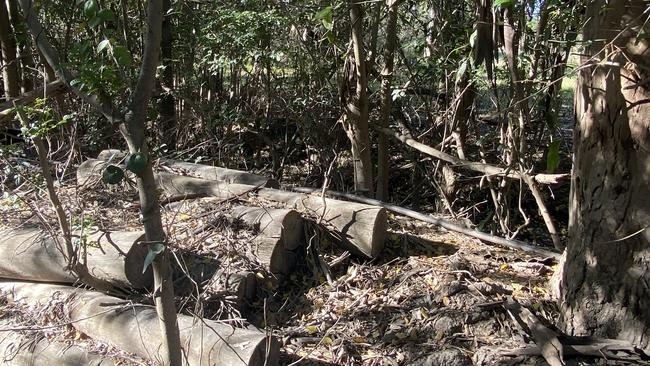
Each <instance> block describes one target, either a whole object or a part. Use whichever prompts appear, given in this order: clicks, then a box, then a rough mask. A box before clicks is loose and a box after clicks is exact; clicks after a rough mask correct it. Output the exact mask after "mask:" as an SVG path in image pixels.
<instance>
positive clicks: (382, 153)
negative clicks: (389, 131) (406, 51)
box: [377, 0, 399, 200]
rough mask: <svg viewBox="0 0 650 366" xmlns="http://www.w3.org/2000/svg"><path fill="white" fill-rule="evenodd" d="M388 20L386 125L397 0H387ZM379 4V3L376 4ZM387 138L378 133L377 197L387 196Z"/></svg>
mask: <svg viewBox="0 0 650 366" xmlns="http://www.w3.org/2000/svg"><path fill="white" fill-rule="evenodd" d="M386 5H387V6H388V21H387V24H386V46H385V47H386V48H385V49H384V68H383V70H382V71H381V111H380V114H379V125H380V126H381V127H388V119H389V117H390V110H391V107H392V103H391V102H392V87H391V81H392V78H393V68H394V65H395V62H394V57H393V56H394V54H395V47H396V44H397V6H398V5H399V3H398V1H397V0H388V1H387V3H386ZM377 6H379V5H377ZM388 161H389V159H388V138H387V137H386V135H384V134H379V139H378V147H377V199H379V200H386V199H387V198H388V176H389V174H390V172H389V170H388Z"/></svg>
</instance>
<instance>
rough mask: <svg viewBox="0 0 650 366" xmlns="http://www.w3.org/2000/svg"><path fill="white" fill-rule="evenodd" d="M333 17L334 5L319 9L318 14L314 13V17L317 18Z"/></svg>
mask: <svg viewBox="0 0 650 366" xmlns="http://www.w3.org/2000/svg"><path fill="white" fill-rule="evenodd" d="M328 18H329V19H330V20H331V19H332V6H331V5H330V6H326V7H324V8H323V9H322V10H319V11H318V12H317V13H316V14H314V19H315V20H323V19H328Z"/></svg>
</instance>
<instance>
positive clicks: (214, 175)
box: [160, 159, 280, 188]
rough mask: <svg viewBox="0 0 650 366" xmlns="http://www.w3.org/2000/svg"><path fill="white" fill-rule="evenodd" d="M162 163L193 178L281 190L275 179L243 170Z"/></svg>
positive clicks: (167, 160) (175, 162)
mask: <svg viewBox="0 0 650 366" xmlns="http://www.w3.org/2000/svg"><path fill="white" fill-rule="evenodd" d="M160 163H161V164H162V166H164V167H168V168H171V170H173V171H174V172H178V171H180V172H181V173H182V175H188V176H191V177H196V178H203V179H208V180H216V181H220V182H226V183H239V184H248V185H251V186H260V187H266V188H280V183H279V182H278V181H277V180H275V179H273V178H267V177H264V176H261V175H257V174H252V173H248V172H244V171H241V170H235V169H227V168H220V167H217V166H210V165H203V164H194V163H187V162H184V161H178V160H172V159H160Z"/></svg>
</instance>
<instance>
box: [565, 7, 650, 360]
mask: <svg viewBox="0 0 650 366" xmlns="http://www.w3.org/2000/svg"><path fill="white" fill-rule="evenodd" d="M644 12H645V13H644ZM648 17H649V15H648V13H647V2H646V1H643V0H632V1H630V0H614V1H609V2H607V1H604V0H599V1H593V2H590V3H589V5H588V8H587V14H586V19H587V20H588V22H587V24H586V26H585V30H584V35H583V36H584V37H583V38H584V40H585V41H587V42H591V43H586V45H587V46H586V48H585V51H584V55H583V57H582V62H583V63H585V64H586V66H587V67H582V69H581V71H580V75H579V80H578V84H577V92H576V117H577V120H576V127H575V130H574V140H575V147H574V154H575V157H574V159H575V160H574V168H573V174H572V187H571V206H570V219H569V243H568V246H567V252H566V262H565V264H564V272H563V274H562V277H561V278H562V285H561V286H562V287H561V294H560V295H561V298H560V300H561V303H562V313H563V322H564V325H565V328H566V330H567V332H568V333H570V334H574V335H584V334H595V335H597V336H603V337H609V338H622V339H625V340H628V341H631V342H632V343H634V344H636V345H638V346H639V347H640V348H642V349H645V352H646V353H648V352H649V351H650V311H649V310H648V309H649V308H650V287H649V286H648V284H649V283H650V230H649V229H648V223H650V185H648V181H649V180H650V154H649V153H650V122H648V116H649V115H650V104H649V102H648V101H649V100H650V87H649V86H648V82H647V80H648V77H650V72H648V70H650V47H649V43H648V40H647V39H645V38H642V37H641V36H639V35H642V34H648V32H650V27H649V26H648ZM644 27H645V29H642V28H644Z"/></svg>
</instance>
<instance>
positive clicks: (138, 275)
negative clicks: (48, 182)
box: [0, 227, 153, 289]
mask: <svg viewBox="0 0 650 366" xmlns="http://www.w3.org/2000/svg"><path fill="white" fill-rule="evenodd" d="M86 240H87V245H86V265H87V267H88V272H89V273H90V274H91V275H92V276H94V277H96V278H98V279H101V280H105V281H107V282H109V283H111V284H112V285H114V286H117V287H123V288H128V287H132V288H136V289H142V288H151V287H152V286H153V276H152V274H151V270H150V269H148V270H147V271H146V272H145V273H144V274H143V273H142V268H144V258H145V257H146V255H147V248H146V247H144V246H143V245H141V244H140V242H141V241H142V240H144V233H142V232H140V231H135V232H117V231H116V232H107V233H94V234H90V235H88V236H87V239H86ZM59 243H63V239H58V240H57V239H55V238H53V237H51V236H50V235H48V234H47V233H44V232H43V231H42V230H41V229H40V228H34V227H25V228H17V229H9V230H4V231H0V253H2V254H3V256H2V258H0V277H4V278H8V279H16V280H29V281H38V282H60V283H75V282H77V277H76V276H75V275H74V274H72V273H71V272H70V271H68V270H67V269H66V267H67V265H68V263H67V260H66V258H65V256H64V254H63V250H62V249H61V247H60V246H59Z"/></svg>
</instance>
